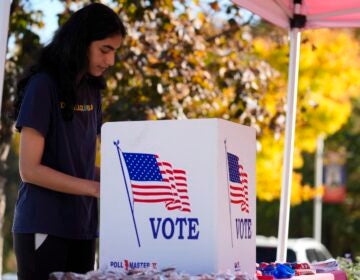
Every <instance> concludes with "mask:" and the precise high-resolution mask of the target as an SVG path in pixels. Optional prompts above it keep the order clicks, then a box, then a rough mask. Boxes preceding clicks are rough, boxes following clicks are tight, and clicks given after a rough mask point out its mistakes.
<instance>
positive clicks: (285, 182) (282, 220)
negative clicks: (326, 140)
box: [276, 28, 301, 263]
mask: <svg viewBox="0 0 360 280" xmlns="http://www.w3.org/2000/svg"><path fill="white" fill-rule="evenodd" d="M289 36H290V54H289V60H290V61H289V73H288V75H289V77H288V94H287V110H286V127H285V150H284V161H283V174H282V185H281V198H280V215H279V226H278V245H277V252H276V261H277V262H280V263H284V262H286V251H287V250H286V249H287V239H288V233H289V215H290V198H291V185H292V184H291V183H292V171H293V153H294V136H295V120H296V101H297V88H298V71H299V56H300V38H301V32H300V31H299V28H293V29H291V30H290V33H289Z"/></svg>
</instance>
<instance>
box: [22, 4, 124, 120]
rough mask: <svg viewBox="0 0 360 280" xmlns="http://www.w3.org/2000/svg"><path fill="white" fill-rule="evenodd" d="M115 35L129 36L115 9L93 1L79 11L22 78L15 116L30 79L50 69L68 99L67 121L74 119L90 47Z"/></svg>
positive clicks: (64, 115) (64, 113)
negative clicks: (74, 110)
mask: <svg viewBox="0 0 360 280" xmlns="http://www.w3.org/2000/svg"><path fill="white" fill-rule="evenodd" d="M113 35H120V36H121V37H125V35H126V29H125V27H124V25H123V23H122V21H121V20H120V18H119V16H118V15H117V14H116V13H115V12H114V11H113V10H112V9H111V8H109V7H107V6H105V5H103V4H100V3H93V4H90V5H88V6H85V7H84V8H82V9H80V10H78V11H77V12H75V13H74V14H73V15H72V16H71V17H70V18H69V20H68V21H67V22H65V24H64V25H63V26H62V27H61V28H59V29H58V31H57V32H56V33H55V35H54V37H53V39H52V41H51V42H50V43H49V44H48V45H47V46H45V47H44V48H43V49H42V50H41V52H40V55H39V59H38V61H37V62H36V63H35V64H34V65H33V66H31V67H30V68H29V70H28V71H27V72H26V74H25V75H24V77H23V78H21V79H20V80H19V82H18V84H17V91H18V92H17V93H18V100H17V102H16V104H15V118H17V116H18V114H19V110H20V106H21V102H22V96H23V93H24V90H25V87H26V85H27V83H28V82H29V80H30V78H31V77H32V76H33V75H34V74H36V73H38V72H46V73H48V74H49V75H50V76H51V77H52V78H53V80H54V81H55V82H56V85H57V88H58V89H59V100H60V101H62V102H64V105H65V106H62V108H63V110H62V115H63V118H64V120H71V119H72V117H73V107H74V104H75V101H76V96H75V89H76V86H77V82H78V80H79V75H84V74H85V73H86V70H87V67H88V57H87V54H88V48H89V46H90V44H91V42H93V41H97V40H102V39H105V38H107V37H110V36H113ZM93 79H95V80H98V81H97V82H98V83H95V84H98V86H99V88H101V86H100V85H103V84H104V83H103V82H102V79H103V78H102V77H100V78H94V77H93Z"/></svg>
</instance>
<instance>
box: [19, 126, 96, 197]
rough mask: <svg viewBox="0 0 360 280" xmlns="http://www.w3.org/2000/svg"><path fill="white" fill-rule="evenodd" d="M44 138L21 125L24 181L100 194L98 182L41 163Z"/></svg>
mask: <svg viewBox="0 0 360 280" xmlns="http://www.w3.org/2000/svg"><path fill="white" fill-rule="evenodd" d="M44 145H45V139H44V137H43V136H42V135H41V133H39V132H38V131H37V130H35V129H33V128H30V127H23V128H22V129H21V134H20V159H19V169H20V176H21V179H22V180H23V181H24V182H27V183H31V184H35V185H38V186H41V187H44V188H47V189H51V190H54V191H58V192H63V193H69V194H76V195H87V196H94V197H99V196H100V184H99V182H96V181H91V180H86V179H81V178H77V177H74V176H70V175H67V174H65V173H62V172H59V171H57V170H55V169H52V168H50V167H47V166H45V165H42V164H41V158H42V155H43V151H44Z"/></svg>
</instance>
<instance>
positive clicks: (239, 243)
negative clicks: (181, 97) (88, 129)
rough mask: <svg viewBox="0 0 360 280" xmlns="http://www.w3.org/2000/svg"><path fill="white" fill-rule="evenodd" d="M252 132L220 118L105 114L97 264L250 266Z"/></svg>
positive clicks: (188, 268)
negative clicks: (110, 117)
mask: <svg viewBox="0 0 360 280" xmlns="http://www.w3.org/2000/svg"><path fill="white" fill-rule="evenodd" d="M255 138H256V137H255V129H253V128H250V127H247V126H243V125H239V124H235V123H232V122H229V121H224V120H220V119H196V120H164V121H131V122H110V123H105V124H104V125H103V127H102V131H101V196H100V197H101V198H100V269H105V270H114V271H117V270H124V271H127V270H131V269H149V268H150V269H158V270H161V269H164V268H169V267H172V268H176V269H177V270H178V271H182V272H185V273H188V274H198V273H218V272H237V271H241V272H246V273H248V274H249V275H254V274H255V264H256V260H255V254H256V253H255V251H256V250H255V239H256V200H255V195H256V186H255V154H256V139H255Z"/></svg>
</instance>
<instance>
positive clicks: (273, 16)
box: [233, 0, 360, 28]
mask: <svg viewBox="0 0 360 280" xmlns="http://www.w3.org/2000/svg"><path fill="white" fill-rule="evenodd" d="M233 2H234V3H235V4H237V5H239V6H241V7H244V8H246V9H247V10H249V11H251V12H253V13H254V14H257V15H259V16H260V17H262V18H263V19H265V20H267V21H270V22H271V23H273V24H275V25H277V26H280V27H283V28H290V24H289V18H293V16H294V3H293V2H294V1H292V0H233ZM297 2H299V1H297ZM299 13H300V14H302V15H305V16H306V24H305V26H304V28H320V27H358V26H360V1H359V0H303V1H302V4H301V8H300V11H299Z"/></svg>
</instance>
